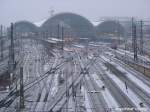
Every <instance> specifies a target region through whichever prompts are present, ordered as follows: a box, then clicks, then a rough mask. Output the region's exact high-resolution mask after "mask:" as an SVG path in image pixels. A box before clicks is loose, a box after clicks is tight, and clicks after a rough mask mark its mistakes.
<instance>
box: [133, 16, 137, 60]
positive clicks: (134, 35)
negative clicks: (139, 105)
mask: <svg viewBox="0 0 150 112" xmlns="http://www.w3.org/2000/svg"><path fill="white" fill-rule="evenodd" d="M132 47H133V52H134V61H137V59H138V57H137V37H136V23H135V22H134V18H132Z"/></svg>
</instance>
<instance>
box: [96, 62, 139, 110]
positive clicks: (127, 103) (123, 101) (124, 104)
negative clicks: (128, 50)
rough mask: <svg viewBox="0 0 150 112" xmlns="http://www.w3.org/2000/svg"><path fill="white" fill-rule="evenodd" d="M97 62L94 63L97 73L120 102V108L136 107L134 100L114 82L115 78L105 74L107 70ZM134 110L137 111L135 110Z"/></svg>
mask: <svg viewBox="0 0 150 112" xmlns="http://www.w3.org/2000/svg"><path fill="white" fill-rule="evenodd" d="M95 64H96V65H94V68H95V71H96V73H97V74H98V76H99V78H100V79H101V80H102V81H103V83H104V84H105V87H107V88H108V89H109V90H110V92H111V94H112V95H113V96H114V98H115V99H116V101H117V102H118V103H119V105H120V108H135V105H134V104H133V103H132V101H131V100H130V99H129V98H128V97H127V96H126V95H125V94H124V93H123V92H122V91H121V90H120V88H119V87H118V86H117V85H116V84H115V82H113V80H112V79H111V78H109V77H108V76H107V74H105V71H104V70H103V69H102V68H101V66H100V65H99V64H98V63H97V62H96V63H95ZM124 112H128V111H124ZM133 112H136V111H134V110H133Z"/></svg>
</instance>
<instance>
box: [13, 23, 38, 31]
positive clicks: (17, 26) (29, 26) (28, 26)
mask: <svg viewBox="0 0 150 112" xmlns="http://www.w3.org/2000/svg"><path fill="white" fill-rule="evenodd" d="M14 31H15V32H19V33H29V32H32V33H36V32H37V31H38V28H37V27H36V26H35V25H34V24H33V23H31V22H28V21H19V22H16V23H14Z"/></svg>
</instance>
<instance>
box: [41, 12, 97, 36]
mask: <svg viewBox="0 0 150 112" xmlns="http://www.w3.org/2000/svg"><path fill="white" fill-rule="evenodd" d="M58 24H59V25H60V26H63V27H65V28H68V29H71V31H73V33H74V34H75V35H76V36H77V38H95V36H96V33H95V30H94V26H93V24H92V23H91V22H90V21H89V20H88V19H86V18H84V17H82V16H80V15H77V14H73V13H60V14H56V15H54V16H53V17H51V18H49V19H48V20H47V21H46V22H44V23H43V25H42V26H41V31H48V32H56V33H57V29H58ZM53 30H54V31H53Z"/></svg>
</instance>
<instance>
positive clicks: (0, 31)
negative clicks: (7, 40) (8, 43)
mask: <svg viewBox="0 0 150 112" xmlns="http://www.w3.org/2000/svg"><path fill="white" fill-rule="evenodd" d="M0 33H1V34H0V36H1V39H0V40H1V60H2V59H3V26H2V25H1V30H0Z"/></svg>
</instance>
